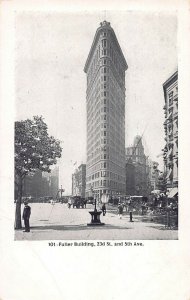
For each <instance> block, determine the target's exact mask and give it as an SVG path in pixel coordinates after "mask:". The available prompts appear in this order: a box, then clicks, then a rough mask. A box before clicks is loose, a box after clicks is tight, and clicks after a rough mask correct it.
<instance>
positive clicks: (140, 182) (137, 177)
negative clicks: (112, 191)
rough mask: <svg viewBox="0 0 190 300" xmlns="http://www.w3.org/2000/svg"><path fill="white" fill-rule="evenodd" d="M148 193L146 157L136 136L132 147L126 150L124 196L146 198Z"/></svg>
mask: <svg viewBox="0 0 190 300" xmlns="http://www.w3.org/2000/svg"><path fill="white" fill-rule="evenodd" d="M149 192H150V180H149V165H148V157H147V156H146V155H145V153H144V147H143V144H142V137H141V136H139V135H137V136H136V137H135V139H134V143H133V145H132V146H130V147H127V148H126V195H137V196H138V195H139V196H148V194H149Z"/></svg>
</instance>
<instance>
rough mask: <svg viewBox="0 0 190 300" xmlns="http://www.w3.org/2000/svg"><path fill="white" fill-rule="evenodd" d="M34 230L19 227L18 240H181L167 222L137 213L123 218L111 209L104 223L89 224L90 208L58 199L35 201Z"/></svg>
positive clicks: (32, 206)
mask: <svg viewBox="0 0 190 300" xmlns="http://www.w3.org/2000/svg"><path fill="white" fill-rule="evenodd" d="M31 208H32V215H31V221H30V224H31V232H30V233H25V232H23V231H22V230H16V231H15V240H177V239H178V231H177V230H171V229H166V228H165V226H164V225H160V224H155V223H153V222H148V221H147V222H142V221H141V218H139V217H136V216H134V218H133V220H134V222H129V216H128V215H124V216H123V217H122V219H119V218H118V216H117V215H116V214H115V213H114V212H108V213H107V214H106V216H105V217H103V216H102V215H101V221H102V222H104V223H105V225H104V226H100V227H89V226H87V223H89V222H90V214H89V211H91V210H93V206H91V205H88V206H87V208H86V209H76V208H75V209H73V208H71V209H68V208H67V206H66V205H64V204H59V203H56V204H55V205H54V206H53V205H51V204H46V203H37V204H31Z"/></svg>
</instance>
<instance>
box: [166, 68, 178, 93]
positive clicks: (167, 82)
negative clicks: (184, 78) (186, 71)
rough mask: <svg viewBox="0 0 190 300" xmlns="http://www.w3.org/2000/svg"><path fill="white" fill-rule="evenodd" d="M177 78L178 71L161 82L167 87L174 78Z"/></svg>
mask: <svg viewBox="0 0 190 300" xmlns="http://www.w3.org/2000/svg"><path fill="white" fill-rule="evenodd" d="M177 78H178V71H176V72H175V73H174V74H172V75H171V76H170V77H169V78H168V79H167V80H166V81H165V82H164V83H163V88H164V89H165V88H167V86H168V85H170V84H171V83H173V82H174V81H175V80H177Z"/></svg>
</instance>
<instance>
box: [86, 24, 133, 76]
mask: <svg viewBox="0 0 190 300" xmlns="http://www.w3.org/2000/svg"><path fill="white" fill-rule="evenodd" d="M102 29H108V30H110V31H111V32H112V34H113V37H114V39H115V42H116V45H117V47H118V50H119V52H120V55H121V57H122V60H123V63H124V66H125V70H127V69H128V65H127V62H126V60H125V57H124V55H123V52H122V50H121V47H120V45H119V42H118V40H117V37H116V35H115V32H114V30H113V28H112V27H111V26H110V22H107V21H103V22H101V23H100V26H99V27H98V28H97V30H96V33H95V37H94V40H93V43H92V46H91V48H90V52H89V54H88V57H87V60H86V63H85V66H84V72H85V73H86V72H87V69H88V66H89V63H90V59H91V57H92V55H93V52H94V49H95V47H96V44H97V42H98V39H99V36H100V33H101V31H102Z"/></svg>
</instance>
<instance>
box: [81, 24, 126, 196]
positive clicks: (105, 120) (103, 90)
mask: <svg viewBox="0 0 190 300" xmlns="http://www.w3.org/2000/svg"><path fill="white" fill-rule="evenodd" d="M127 67H128V66H127V63H126V60H125V58H124V55H123V53H122V50H121V48H120V46H119V43H118V40H117V38H116V35H115V33H114V30H113V29H112V27H111V26H110V23H109V22H106V21H104V22H102V23H100V27H99V28H98V29H97V31H96V34H95V37H94V40H93V43H92V46H91V49H90V52H89V55H88V58H87V61H86V64H85V67H84V72H85V73H86V75H87V91H86V109H87V165H86V196H87V197H88V196H92V190H93V192H94V193H95V194H96V195H97V197H99V198H100V197H101V195H102V194H109V195H110V196H114V194H124V193H125V71H126V70H127Z"/></svg>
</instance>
